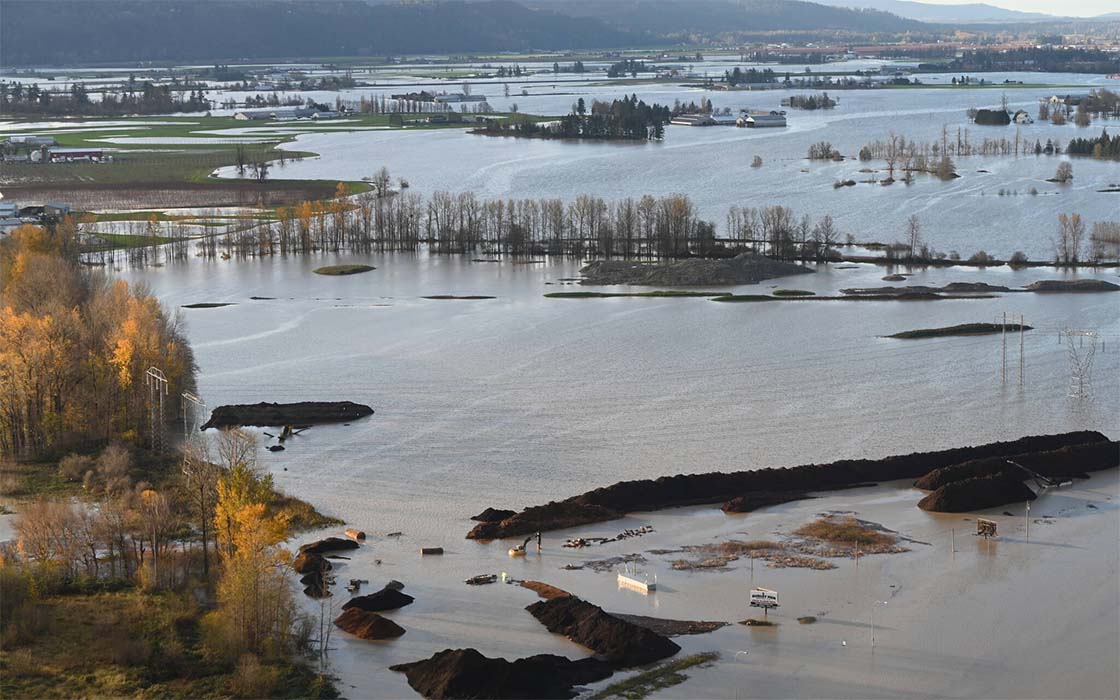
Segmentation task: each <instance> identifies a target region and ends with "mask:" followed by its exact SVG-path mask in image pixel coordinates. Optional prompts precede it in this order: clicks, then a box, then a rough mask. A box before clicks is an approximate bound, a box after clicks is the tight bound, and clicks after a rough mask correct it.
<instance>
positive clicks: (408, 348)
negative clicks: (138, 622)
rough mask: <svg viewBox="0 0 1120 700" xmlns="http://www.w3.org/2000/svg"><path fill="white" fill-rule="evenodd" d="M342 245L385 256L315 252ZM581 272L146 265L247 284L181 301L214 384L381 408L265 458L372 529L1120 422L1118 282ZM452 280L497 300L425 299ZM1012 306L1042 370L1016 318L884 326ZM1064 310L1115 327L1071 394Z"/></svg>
mask: <svg viewBox="0 0 1120 700" xmlns="http://www.w3.org/2000/svg"><path fill="white" fill-rule="evenodd" d="M336 261H337V262H340V263H341V262H365V263H369V264H372V265H375V266H376V267H377V268H378V269H377V270H375V271H373V272H370V273H366V274H361V275H355V276H351V277H324V276H319V275H314V274H312V273H311V269H312V268H314V267H316V266H318V265H320V264H329V263H334V262H336ZM576 274H577V265H576V264H575V263H550V264H541V265H518V264H509V263H500V264H496V263H472V262H469V260H468V259H466V258H460V257H424V256H420V257H413V256H407V255H396V256H377V255H374V256H368V257H367V256H356V255H355V256H347V255H342V256H331V257H324V258H318V259H309V258H302V259H299V258H296V259H286V260H285V259H275V260H262V261H247V262H232V261H227V262H221V261H218V262H212V263H206V262H201V261H192V262H190V263H189V264H185V265H179V266H177V265H169V266H167V267H164V268H156V269H149V270H146V271H144V272H140V273H133V274H130V275H129V276H130V277H132V278H133V279H137V280H143V281H146V282H147V283H148V284H150V285H151V286H152V288H153V289H154V290H155V292H156V293H157V294H158V295H159V296H160V297H161V298H162V299H163V300H164V302H165V303H167V304H169V305H171V306H179V305H182V304H189V303H195V302H236V305H235V306H229V307H224V308H218V309H187V310H184V311H183V313H184V316H185V319H186V322H187V328H188V331H189V336H190V339H191V342H192V344H193V346H194V350H195V352H196V355H197V357H198V363H199V369H200V372H199V389H200V392H201V395H202V396H203V398H204V399H205V401H206V402H207V404H208V405H209V406H211V407H213V406H217V405H220V404H226V403H246V402H254V401H297V400H304V399H306V400H312V399H349V400H354V401H359V402H362V403H367V404H369V405H371V406H373V407H374V409H375V410H376V411H377V413H376V414H375V415H374V416H373V417H372V418H370V419H368V420H364V421H360V422H358V423H356V424H354V425H352V426H349V427H341V426H335V427H319V428H315V429H314V430H313V431H311V433H310V435H309V436H308V437H307V438H306V439H301V440H299V441H297V442H296V443H295V444H293V445H290V447H289V450H288V451H287V452H283V453H279V454H269V455H267V460H266V462H267V464H269V466H270V467H274V468H276V469H277V470H282V469H285V468H287V469H288V471H287V472H284V473H283V476H282V477H281V479H280V480H281V482H282V483H284V484H285V485H288V486H291V487H292V488H293V489H294V490H296V491H297V492H299V493H301V494H304V495H306V496H309V497H310V498H311V500H312V501H313V502H315V503H316V504H317V505H319V506H321V507H324V508H326V509H327V510H329V511H331V512H333V513H336V514H339V515H341V516H343V517H345V518H347V519H348V520H351V519H358V520H357V521H356V524H358V525H360V526H364V527H368V528H370V529H378V527H379V526H380V527H385V528H388V529H390V530H392V529H402V528H404V529H408V530H409V531H410V532H412V533H414V534H416V535H425V536H430V537H435V538H440V539H443V538H444V537H446V533H447V530H446V527H447V519H448V518H463V517H467V516H469V515H472V514H474V513H476V512H478V511H480V510H482V508H483V507H485V506H488V505H507V506H518V507H520V506H524V505H528V504H531V503H536V502H538V501H542V500H548V499H551V498H555V497H560V496H567V495H571V494H574V493H578V492H581V491H584V490H586V489H587V488H589V487H592V486H596V485H602V484H608V483H611V482H614V481H617V480H619V479H627V478H643V477H653V476H658V475H662V474H672V473H680V472H690V471H708V470H718V469H732V468H736V469H742V468H757V467H763V466H780V465H790V464H798V463H802V462H809V461H828V460H832V459H836V458H839V457H850V456H872V455H883V454H890V453H892V452H897V451H900V450H901V451H911V450H915V449H934V448H939V447H949V446H955V445H960V444H967V443H972V442H982V441H988V440H996V439H1003V438H1007V437H1013V436H1018V435H1025V434H1031V433H1040V432H1049V431H1060V430H1069V429H1075V428H1078V429H1079V428H1096V429H1102V430H1103V429H1110V428H1114V427H1115V420H1116V416H1117V414H1118V410H1117V409H1118V407H1120V392H1118V391H1117V388H1118V387H1120V372H1117V369H1118V367H1120V355H1118V353H1117V350H1118V349H1120V342H1115V341H1113V338H1116V336H1117V332H1118V331H1120V326H1118V323H1120V295H1117V294H1083V295H1064V294H1062V295H1039V294H1009V295H1004V296H1002V297H1000V298H996V299H984V300H953V301H936V302H921V303H899V302H859V303H857V302H826V301H820V302H777V303H767V304H720V303H715V302H711V301H707V300H705V299H641V298H628V299H627V298H623V299H610V300H599V299H546V298H544V297H543V296H542V295H543V294H544V293H546V292H550V291H563V290H565V289H572V287H570V286H564V285H563V283H561V282H560V280H562V279H563V278H568V277H572V276H574V275H576ZM883 274H885V272H884V268H881V267H874V266H870V265H866V266H860V267H859V268H858V269H835V268H822V270H821V271H820V272H818V273H816V274H812V275H801V276H797V277H793V278H786V279H781V280H774V281H772V282H770V283H766V284H763V285H760V286H758V287H744V288H740V291H742V290H747V291H765V290H766V289H767V288H769V287H772V286H782V287H795V288H803V289H809V290H814V291H817V292H818V293H822V294H823V293H830V292H834V291H835V290H837V289H839V288H843V287H848V286H870V285H877V284H883V283H882V282H880V281H879V277H881V276H882V275H883ZM1101 275H1102V276H1104V277H1106V278H1108V279H1112V280H1116V279H1117V277H1116V275H1115V272H1114V271H1112V272H1102V273H1101ZM1055 276H1057V273H1055V272H1054V271H1051V270H1043V269H1031V270H1025V271H1022V272H1017V273H1012V272H1010V271H1007V270H1006V268H1003V269H1001V270H991V271H987V272H985V271H980V270H975V269H947V270H930V271H927V272H919V273H918V274H915V275H914V276H913V277H912V278H911V280H912V282H913V283H914V284H924V283H929V284H944V283H947V282H951V281H972V280H984V281H989V282H993V283H1001V284H1002V283H1006V284H1009V285H1011V286H1017V285H1021V284H1027V283H1029V282H1031V281H1033V280H1036V279H1041V278H1054V277H1055ZM549 282H551V283H552V284H548V283H549ZM433 294H456V295H492V296H496V297H497V299H493V300H480V301H461V300H452V301H438V300H424V299H421V298H420V297H421V296H428V295H433ZM250 296H258V297H276V299H274V300H261V301H252V300H250V299H249V297H250ZM1004 311H1007V312H1009V313H1011V314H1019V313H1022V314H1024V316H1025V318H1026V322H1027V324H1028V325H1032V326H1035V327H1036V328H1037V330H1035V331H1031V332H1029V333H1027V334H1026V336H1025V337H1024V339H1023V344H1024V364H1025V368H1026V377H1025V382H1024V386H1023V387H1020V386H1019V385H1018V379H1017V371H1018V369H1017V368H1018V351H1019V342H1018V341H1019V339H1018V338H1017V337H1016V338H1011V339H1009V347H1008V364H1009V370H1008V376H1009V380H1008V382H1007V384H1006V385H1003V384H1001V382H1000V376H1001V373H1000V368H1001V358H1002V350H1001V347H1002V346H1001V338H1000V337H999V336H984V337H972V338H948V339H935V340H924V341H899V340H888V339H883V338H880V337H879V336H882V335H887V334H890V333H895V332H898V331H903V330H908V329H914V328H927V327H934V326H943V325H952V324H956V323H964V322H972V321H993V320H995V319H996V318H997V317H998V316H999V315H1000V314H1002V313H1003V312H1004ZM1067 327H1074V328H1087V329H1095V330H1097V331H1099V332H1100V333H1101V334H1102V335H1103V336H1104V337H1105V348H1104V350H1103V352H1098V354H1097V355H1096V358H1095V366H1094V378H1095V380H1094V381H1095V384H1094V386H1095V389H1096V393H1095V396H1094V398H1093V400H1091V401H1088V402H1076V401H1070V400H1068V399H1067V398H1066V393H1067V388H1068V384H1069V376H1070V371H1069V360H1068V357H1067V348H1066V346H1064V345H1061V344H1059V335H1058V332H1059V331H1060V330H1061V329H1064V328H1067ZM1112 343H1115V344H1112ZM366 516H369V517H376V522H375V521H370V522H364V521H361V520H360V519H361V518H363V517H366ZM464 532H465V528H464ZM456 536H458V533H456Z"/></svg>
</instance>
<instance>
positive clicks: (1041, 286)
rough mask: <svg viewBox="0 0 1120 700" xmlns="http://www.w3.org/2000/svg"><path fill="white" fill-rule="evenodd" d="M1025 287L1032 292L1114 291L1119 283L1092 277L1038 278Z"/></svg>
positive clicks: (1117, 288) (1118, 287) (1118, 286)
mask: <svg viewBox="0 0 1120 700" xmlns="http://www.w3.org/2000/svg"><path fill="white" fill-rule="evenodd" d="M1025 288H1026V289H1029V290H1031V291H1032V292H1115V291H1117V290H1120V285H1117V284H1113V283H1112V282H1108V281H1106V280H1094V279H1081V280H1039V281H1037V282H1034V283H1032V284H1028V285H1027V286H1026V287H1025Z"/></svg>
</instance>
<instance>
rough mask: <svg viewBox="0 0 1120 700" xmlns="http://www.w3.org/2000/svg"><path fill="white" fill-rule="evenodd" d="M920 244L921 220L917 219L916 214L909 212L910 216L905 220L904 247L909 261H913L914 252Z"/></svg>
mask: <svg viewBox="0 0 1120 700" xmlns="http://www.w3.org/2000/svg"><path fill="white" fill-rule="evenodd" d="M921 245H922V222H921V221H919V220H918V216H917V214H911V215H910V218H909V219H907V220H906V248H907V255H908V258H909V260H910V261H911V262H913V261H914V254H915V253H916V252H917V250H918V249H919V248H920V247H921Z"/></svg>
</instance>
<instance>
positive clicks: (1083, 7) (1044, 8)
mask: <svg viewBox="0 0 1120 700" xmlns="http://www.w3.org/2000/svg"><path fill="white" fill-rule="evenodd" d="M918 2H925V3H930V4H936V5H963V4H967V3H968V2H983V3H984V4H986V5H995V6H996V7H1005V8H1007V9H1008V10H1022V11H1023V12H1045V13H1046V14H1048V15H1062V16H1065V17H1092V16H1094V15H1103V14H1105V13H1108V12H1120V0H1067V1H1066V2H1054V0H918Z"/></svg>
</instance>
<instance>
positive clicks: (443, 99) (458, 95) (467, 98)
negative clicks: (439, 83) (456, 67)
mask: <svg viewBox="0 0 1120 700" xmlns="http://www.w3.org/2000/svg"><path fill="white" fill-rule="evenodd" d="M434 101H435V102H438V103H440V104H451V103H456V104H457V103H459V102H485V101H486V96H485V95H467V94H465V93H462V92H453V93H451V94H449V95H436V96H435V98H434Z"/></svg>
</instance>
